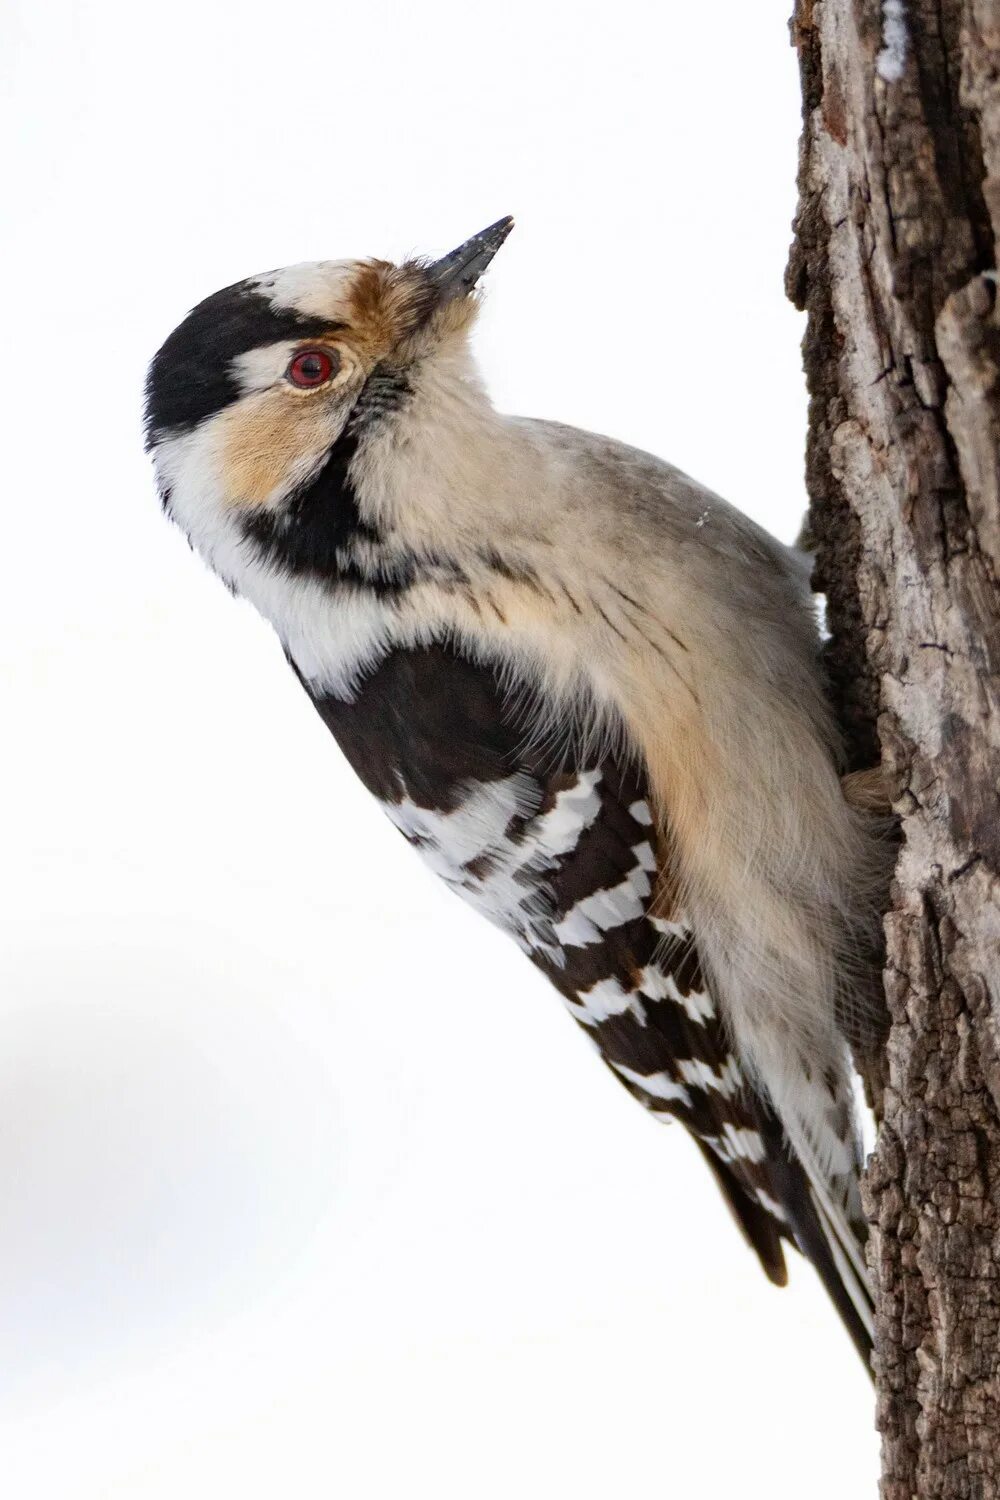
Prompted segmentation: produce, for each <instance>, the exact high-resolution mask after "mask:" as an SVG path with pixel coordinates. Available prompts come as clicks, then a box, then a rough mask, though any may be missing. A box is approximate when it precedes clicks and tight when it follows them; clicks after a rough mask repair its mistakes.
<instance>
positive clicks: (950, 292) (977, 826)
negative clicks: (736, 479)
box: [788, 0, 1000, 1500]
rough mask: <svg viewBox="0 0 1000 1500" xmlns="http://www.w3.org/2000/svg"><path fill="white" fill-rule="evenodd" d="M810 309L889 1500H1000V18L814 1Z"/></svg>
mask: <svg viewBox="0 0 1000 1500" xmlns="http://www.w3.org/2000/svg"><path fill="white" fill-rule="evenodd" d="M792 35H793V41H794V43H795V46H796V47H797V49H798V54H799V60H800V66H801V74H802V86H803V103H804V128H803V139H802V151H801V160H800V176H799V191H800V201H799V211H798V217H797V221H796V238H795V243H794V245H793V248H792V256H791V261H790V264H789V269H788V289H789V295H790V296H791V297H792V299H793V301H795V302H796V303H797V305H798V306H800V307H803V308H804V309H805V310H806V311H807V313H808V322H807V331H806V336H805V342H804V353H805V364H806V373H807V379H808V383H809V390H810V398H811V399H810V414H809V434H808V448H807V478H808V486H809V493H810V503H811V510H810V529H811V532H812V534H813V537H814V542H815V545H816V549H817V565H816V577H815V582H816V587H817V588H818V589H820V590H822V591H823V592H824V593H825V594H826V596H827V600H828V607H829V624H830V629H831V643H830V648H829V653H828V655H829V669H830V677H831V682H832V686H833V691H834V693H835V696H836V700H837V703H838V707H839V710H840V713H841V716H842V720H843V724H844V727H845V731H846V733H847V736H848V741H849V749H850V756H851V763H852V765H853V766H855V767H860V766H863V765H866V764H871V763H872V762H873V761H874V760H877V759H878V758H879V757H881V759H882V760H883V762H884V763H885V765H886V767H887V769H888V771H889V773H890V779H891V782H892V784H893V786H894V787H895V789H896V791H897V793H898V795H897V800H896V809H897V811H898V812H899V813H900V815H901V818H902V832H903V847H902V852H901V856H900V861H899V865H898V869H897V874H896V883H895V886H894V890H893V897H892V907H891V910H890V912H889V914H888V917H887V921H886V934H887V955H886V994H887V1002H888V1010H889V1018H890V1029H889V1034H888V1041H887V1044H886V1049H885V1055H884V1058H883V1059H882V1064H883V1068H882V1079H883V1082H884V1090H883V1091H882V1092H881V1098H880V1100H879V1104H880V1116H881V1120H880V1128H879V1136H878V1144H877V1147H876V1150H875V1153H874V1155H873V1157H872V1160H871V1163H870V1165H869V1170H868V1178H867V1184H866V1211H867V1213H868V1215H869V1218H870V1221H871V1225H872V1243H871V1252H870V1254H871V1266H872V1271H873V1274H874V1278H875V1285H876V1297H877V1350H876V1375H877V1420H878V1426H879V1429H880V1431H881V1434H882V1452H883V1476H882V1494H883V1497H884V1500H911V1497H919V1500H930V1497H934V1500H937V1497H942V1500H944V1497H946V1500H959V1497H961V1500H991V1497H1000V591H998V579H1000V320H998V316H997V283H996V279H995V276H994V273H993V268H994V267H995V266H996V234H997V227H998V222H1000V3H997V0H964V3H963V0H936V3H935V0H884V3H882V0H797V4H796V9H795V14H794V17H793V20H792Z"/></svg>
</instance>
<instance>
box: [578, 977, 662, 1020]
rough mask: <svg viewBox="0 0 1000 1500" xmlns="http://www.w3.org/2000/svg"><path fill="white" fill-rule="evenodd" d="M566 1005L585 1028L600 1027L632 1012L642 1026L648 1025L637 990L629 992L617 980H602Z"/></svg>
mask: <svg viewBox="0 0 1000 1500" xmlns="http://www.w3.org/2000/svg"><path fill="white" fill-rule="evenodd" d="M566 1005H567V1007H568V1009H569V1012H570V1014H571V1015H572V1016H575V1018H576V1019H577V1020H578V1021H580V1022H581V1023H582V1024H583V1025H584V1026H599V1025H600V1024H601V1022H602V1021H607V1020H610V1018H611V1017H612V1016H623V1015H625V1013H626V1012H627V1011H631V1013H632V1015H634V1016H635V1018H636V1020H637V1021H638V1022H639V1024H640V1025H641V1026H645V1024H646V1012H645V1010H644V1009H643V1004H642V1001H641V999H640V998H639V995H638V994H637V992H636V991H635V990H627V989H626V988H625V986H624V985H623V984H621V983H620V982H619V981H618V980H617V979H601V980H598V982H597V984H595V985H592V986H591V987H590V989H589V990H583V991H581V993H580V994H579V995H578V996H577V998H576V999H575V1000H567V1001H566Z"/></svg>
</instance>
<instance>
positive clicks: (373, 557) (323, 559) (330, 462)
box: [241, 365, 416, 598]
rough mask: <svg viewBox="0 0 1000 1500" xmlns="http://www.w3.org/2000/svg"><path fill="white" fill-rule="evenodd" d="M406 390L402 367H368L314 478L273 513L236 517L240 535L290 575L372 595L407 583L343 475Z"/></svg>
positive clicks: (408, 569)
mask: <svg viewBox="0 0 1000 1500" xmlns="http://www.w3.org/2000/svg"><path fill="white" fill-rule="evenodd" d="M410 395H411V386H410V381H409V377H408V376H407V373H406V371H405V370H398V369H391V368H388V367H385V366H381V365H377V366H376V367H375V369H374V370H373V371H372V373H371V374H370V375H369V377H368V379H367V380H366V381H365V384H364V386H363V387H362V389H361V393H360V395H359V396H358V398H357V400H356V401H355V403H354V409H353V411H352V412H351V415H350V417H349V418H348V422H347V426H346V428H345V430H344V432H343V433H342V434H341V435H340V437H339V438H338V439H337V441H336V442H335V443H334V444H333V446H332V448H331V449H330V451H329V453H328V454H327V456H326V458H325V459H324V461H323V465H322V467H321V468H320V470H319V472H318V473H317V474H316V475H315V476H314V478H312V479H310V480H309V481H308V483H307V484H305V485H303V486H302V488H301V489H299V490H298V491H297V492H296V493H295V494H294V495H292V496H291V497H290V498H289V501H288V503H287V504H286V505H284V506H283V507H282V508H281V509H280V510H277V511H271V510H259V511H250V512H248V513H247V514H246V515H245V516H244V517H243V518H242V521H241V524H242V527H243V532H244V535H245V536H246V537H247V538H248V539H249V540H250V541H252V542H253V543H254V545H255V546H256V547H257V550H258V552H259V553H260V555H261V556H262V557H264V558H265V559H266V560H267V561H268V562H270V563H271V564H273V565H274V566H276V567H278V568H280V569H282V570H283V571H285V572H287V573H291V574H293V575H295V576H297V577H307V578H310V577H311V578H319V579H323V580H325V581H327V582H339V583H354V584H363V585H364V586H365V587H366V588H369V589H371V590H372V591H373V592H374V593H376V594H377V595H378V596H379V597H380V598H385V597H393V596H398V595H399V594H401V593H403V592H405V591H406V589H408V588H410V587H411V585H412V584H413V583H414V582H415V580H416V566H415V563H414V561H413V559H412V558H411V557H409V556H408V555H406V554H400V553H399V552H398V551H394V550H393V549H392V548H391V547H390V546H388V545H387V542H386V537H385V536H384V534H383V533H382V532H381V531H380V530H379V528H378V527H377V526H375V525H374V524H373V523H372V522H371V521H368V520H366V519H365V517H364V516H363V515H362V514H361V509H360V507H359V505H358V499H357V494H356V492H355V488H354V484H353V481H352V478H351V466H352V464H353V462H354V459H355V458H356V457H357V453H358V448H359V447H360V445H361V443H362V442H363V441H364V439H365V438H366V437H367V436H368V435H370V433H371V432H372V431H373V429H374V428H375V427H376V426H377V425H378V424H379V423H380V422H382V421H384V420H386V419H388V418H391V417H392V416H393V415H394V414H395V413H396V412H397V411H398V410H399V409H400V407H401V406H402V405H403V404H404V403H405V402H406V401H407V400H408V398H409V396H410Z"/></svg>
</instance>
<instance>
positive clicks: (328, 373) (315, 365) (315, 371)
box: [285, 349, 340, 389]
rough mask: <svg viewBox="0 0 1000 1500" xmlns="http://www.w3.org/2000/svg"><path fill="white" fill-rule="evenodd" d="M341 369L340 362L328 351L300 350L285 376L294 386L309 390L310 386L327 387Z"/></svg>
mask: <svg viewBox="0 0 1000 1500" xmlns="http://www.w3.org/2000/svg"><path fill="white" fill-rule="evenodd" d="M339 368H340V360H339V359H338V358H337V356H336V354H333V353H331V352H330V351H329V350H327V349H300V350H299V352H298V354H296V356H295V358H294V359H293V360H292V362H291V364H290V365H289V366H288V369H287V370H286V371H285V374H286V375H287V377H288V379H289V380H290V381H291V382H292V385H299V386H303V387H305V388H306V389H308V388H309V387H310V386H316V385H326V383H327V381H328V380H332V379H333V377H334V375H336V373H337V371H338V369H339Z"/></svg>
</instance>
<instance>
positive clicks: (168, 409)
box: [147, 261, 475, 509]
mask: <svg viewBox="0 0 1000 1500" xmlns="http://www.w3.org/2000/svg"><path fill="white" fill-rule="evenodd" d="M474 315H475V302H474V299H472V298H469V297H462V298H458V299H454V300H450V301H448V302H446V303H444V304H442V305H441V306H437V305H436V301H435V291H434V288H433V285H432V283H431V281H430V279H429V277H428V274H427V272H426V271H425V270H424V269H422V268H421V267H420V266H417V265H414V264H410V265H404V266H394V265H391V264H389V263H388V262H386V261H319V262H313V263H309V264H304V265H299V266H291V267H287V268H286V269H284V270H280V271H274V272H271V273H268V274H267V275H264V276H259V277H254V278H251V279H249V280H248V281H245V282H241V283H238V284H237V285H236V286H235V287H230V288H227V289H226V290H225V291H223V292H219V293H216V294H215V296H214V297H210V298H208V299H207V300H206V301H205V302H203V303H201V304H200V305H199V306H198V307H197V308H195V309H194V311H193V312H192V313H190V314H189V316H188V318H187V319H186V320H185V321H184V322H183V323H182V324H181V325H180V326H179V327H178V329H177V330H176V331H175V332H174V333H173V334H172V335H171V336H170V338H169V339H168V340H167V341H166V343H165V344H164V345H163V348H162V349H161V350H160V352H159V354H157V356H156V358H155V359H154V361H153V364H152V367H151V370H150V377H149V384H148V388H147V394H148V423H149V434H150V446H151V447H152V449H153V450H154V454H155V455H156V458H157V468H158V472H159V476H160V479H161V485H162V487H163V488H164V490H165V492H173V491H174V490H175V489H176V486H177V484H178V483H184V482H189V483H190V482H193V481H194V477H195V476H194V474H193V472H189V473H188V474H187V481H185V476H184V475H183V474H182V473H181V472H180V471H181V470H187V471H192V470H193V469H194V468H196V469H197V471H198V474H199V475H200V477H201V482H202V484H203V486H204V485H205V481H206V478H207V477H208V476H209V475H210V476H211V483H210V485H208V486H207V487H208V488H210V490H211V492H212V494H213V497H214V498H215V499H216V500H217V502H218V503H220V504H222V505H223V506H226V507H235V508H238V509H273V508H276V507H280V505H281V504H282V503H283V501H284V500H285V499H286V498H287V497H288V496H289V495H290V494H292V493H294V492H295V490H296V489H297V488H298V487H300V486H301V485H302V484H304V483H306V482H307V481H308V479H309V477H310V475H312V474H314V473H315V472H316V471H317V469H318V468H319V466H320V465H321V464H322V463H323V462H324V461H325V460H326V458H327V456H328V455H329V453H330V451H331V449H332V447H333V445H334V444H335V443H336V442H337V440H338V438H339V437H340V436H341V435H342V434H343V432H344V430H345V428H346V426H347V424H348V422H349V420H350V417H351V413H352V412H353V410H354V408H355V406H356V404H357V402H358V398H359V397H360V395H361V393H362V391H363V390H365V388H366V384H367V383H368V382H369V381H370V380H371V379H372V377H373V376H379V377H382V378H383V379H385V380H391V379H395V380H396V381H397V382H403V381H405V379H406V376H407V372H408V371H410V370H412V368H413V367H414V366H415V365H416V364H418V363H420V362H421V361H423V360H426V359H427V358H428V357H429V356H431V355H432V354H433V353H434V352H435V351H436V350H437V349H439V348H440V347H441V346H442V345H446V344H448V343H449V342H451V341H453V340H454V339H455V338H456V337H460V336H462V335H464V333H465V331H466V329H467V328H468V326H469V324H470V322H471V321H472V319H473V317H474ZM177 498H178V499H179V498H180V497H177ZM168 503H169V500H168ZM184 508H186V507H184Z"/></svg>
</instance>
